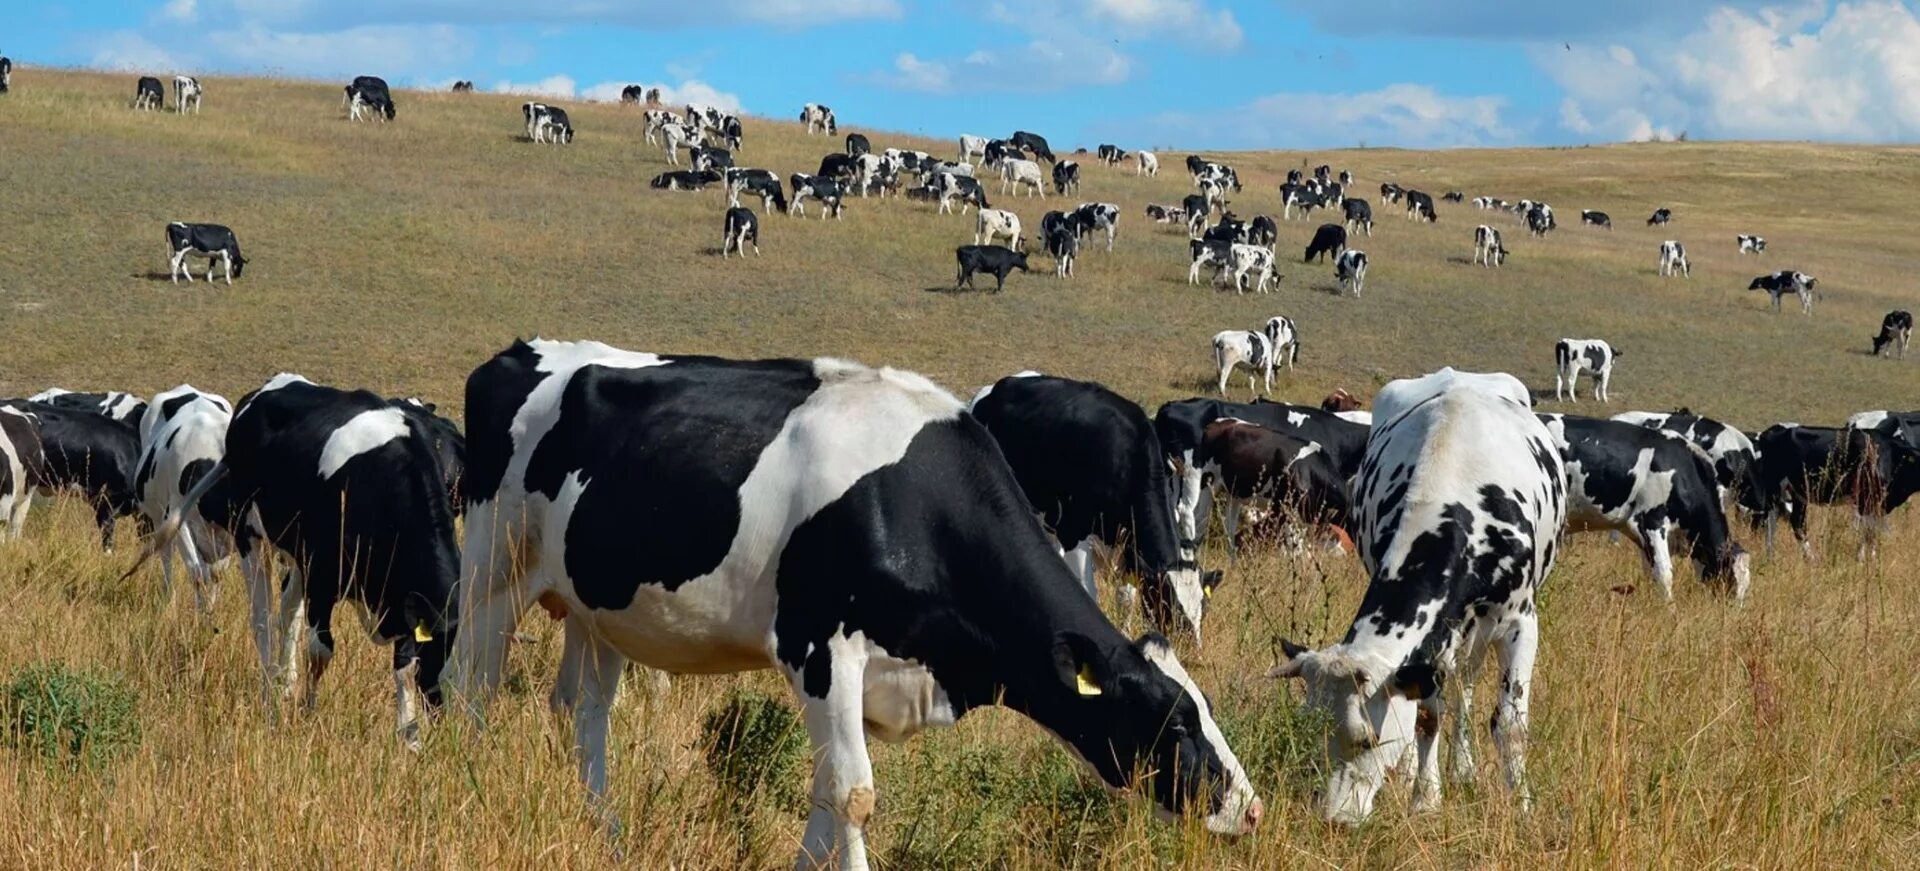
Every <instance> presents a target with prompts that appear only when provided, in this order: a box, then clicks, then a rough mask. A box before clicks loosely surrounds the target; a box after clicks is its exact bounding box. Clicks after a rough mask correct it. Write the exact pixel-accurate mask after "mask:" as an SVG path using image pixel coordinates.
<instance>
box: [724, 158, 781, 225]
mask: <svg viewBox="0 0 1920 871" xmlns="http://www.w3.org/2000/svg"><path fill="white" fill-rule="evenodd" d="M720 177H721V180H722V181H724V182H725V183H726V185H727V205H728V206H729V207H731V206H738V205H740V195H741V194H742V193H747V192H752V193H755V194H759V195H760V208H761V209H762V210H764V211H766V212H768V213H769V214H772V213H776V212H785V211H786V210H787V195H786V191H785V189H784V188H782V187H781V186H780V177H779V176H776V175H774V174H773V173H771V172H769V171H767V170H764V169H745V168H740V167H735V168H732V169H728V170H727V171H725V172H723V173H721V174H720Z"/></svg>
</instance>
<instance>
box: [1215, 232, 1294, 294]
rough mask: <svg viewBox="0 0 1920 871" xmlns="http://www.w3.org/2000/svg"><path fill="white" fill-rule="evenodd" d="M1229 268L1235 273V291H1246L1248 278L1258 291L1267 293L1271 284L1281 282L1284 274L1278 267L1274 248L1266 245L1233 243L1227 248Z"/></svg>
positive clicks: (1237, 292)
mask: <svg viewBox="0 0 1920 871" xmlns="http://www.w3.org/2000/svg"><path fill="white" fill-rule="evenodd" d="M1227 257H1228V268H1229V270H1230V271H1231V272H1232V274H1233V291H1234V293H1236V294H1239V293H1246V292H1247V288H1248V286H1249V281H1248V279H1252V281H1251V286H1252V288H1253V290H1254V291H1255V292H1256V293H1266V292H1267V288H1268V286H1269V285H1277V284H1279V283H1280V279H1281V278H1282V276H1281V275H1280V271H1279V269H1278V268H1276V265H1275V263H1274V257H1273V249H1272V248H1268V247H1266V246H1265V245H1249V244H1244V243H1239V242H1236V243H1232V245H1231V247H1229V248H1228V249H1227Z"/></svg>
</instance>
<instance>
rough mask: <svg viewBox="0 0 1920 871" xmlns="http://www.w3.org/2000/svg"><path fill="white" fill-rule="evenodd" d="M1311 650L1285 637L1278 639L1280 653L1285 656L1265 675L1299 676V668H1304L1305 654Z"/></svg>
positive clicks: (1305, 663)
mask: <svg viewBox="0 0 1920 871" xmlns="http://www.w3.org/2000/svg"><path fill="white" fill-rule="evenodd" d="M1311 652H1312V651H1309V650H1308V649H1307V648H1305V647H1301V646H1300V645H1298V644H1295V643H1293V642H1291V641H1288V640H1286V639H1285V638H1282V639H1280V654H1281V655H1282V656H1284V657H1286V658H1285V659H1283V660H1281V661H1280V664H1279V665H1276V666H1274V667H1273V668H1271V669H1269V670H1268V671H1267V677H1283V678H1284V677H1300V676H1301V670H1302V669H1304V668H1306V665H1307V656H1308V654H1309V653H1311Z"/></svg>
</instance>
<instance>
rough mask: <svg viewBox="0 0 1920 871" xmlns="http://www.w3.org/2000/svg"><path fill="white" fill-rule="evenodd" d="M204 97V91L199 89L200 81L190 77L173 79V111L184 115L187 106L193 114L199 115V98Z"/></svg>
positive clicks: (175, 77)
mask: <svg viewBox="0 0 1920 871" xmlns="http://www.w3.org/2000/svg"><path fill="white" fill-rule="evenodd" d="M203 96H206V89H205V88H202V87H200V80H199V79H196V78H194V77H192V76H174V77H173V111H175V112H177V113H180V114H185V113H186V111H187V107H188V106H192V107H193V114H195V115H198V114H200V98H201V97H203Z"/></svg>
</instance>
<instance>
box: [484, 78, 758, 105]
mask: <svg viewBox="0 0 1920 871" xmlns="http://www.w3.org/2000/svg"><path fill="white" fill-rule="evenodd" d="M628 85H639V86H640V87H641V88H645V89H652V88H659V89H660V101H661V102H662V103H665V104H666V105H668V106H674V107H679V106H685V105H687V104H688V103H698V104H700V105H703V106H712V107H714V108H716V109H719V110H721V111H723V112H739V111H740V96H739V95H738V94H732V93H728V92H726V91H722V90H720V89H718V88H715V87H713V86H712V85H709V84H707V83H706V82H703V81H700V80H699V79H688V80H687V81H684V82H681V83H680V84H678V85H670V84H667V83H664V82H633V81H620V82H601V83H599V84H597V85H592V86H589V87H586V88H582V87H580V86H579V83H578V82H576V81H575V80H574V78H573V77H572V76H565V75H556V76H548V77H546V78H544V79H540V80H538V81H533V82H511V81H500V82H495V83H494V84H493V91H494V92H495V93H499V94H525V95H527V96H529V97H546V98H548V99H551V100H596V101H600V102H606V103H611V102H616V101H618V100H619V99H620V92H621V90H623V89H624V88H626V87H627V86H628Z"/></svg>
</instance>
